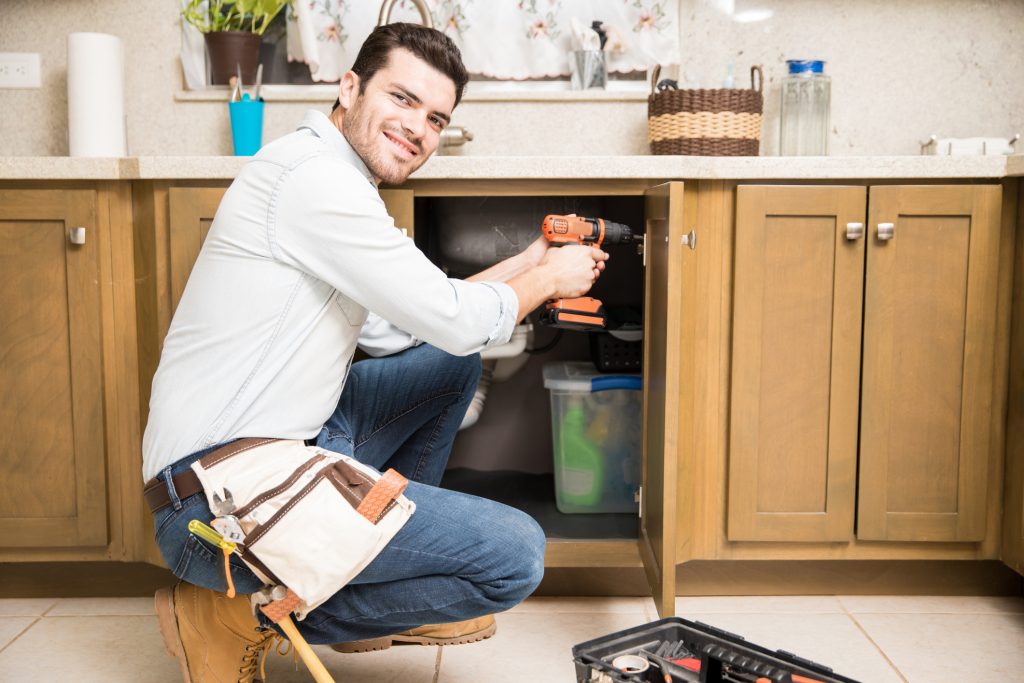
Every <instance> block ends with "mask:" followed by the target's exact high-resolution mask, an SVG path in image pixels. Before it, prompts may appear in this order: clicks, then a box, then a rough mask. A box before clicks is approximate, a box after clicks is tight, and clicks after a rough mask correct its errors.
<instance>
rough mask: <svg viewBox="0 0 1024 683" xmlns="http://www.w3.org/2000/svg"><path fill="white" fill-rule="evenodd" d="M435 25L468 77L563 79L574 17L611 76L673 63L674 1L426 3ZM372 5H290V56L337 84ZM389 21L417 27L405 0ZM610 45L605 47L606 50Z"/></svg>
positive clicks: (310, 1)
mask: <svg viewBox="0 0 1024 683" xmlns="http://www.w3.org/2000/svg"><path fill="white" fill-rule="evenodd" d="M426 4H427V6H428V7H429V8H430V13H431V16H432V19H433V21H434V26H435V27H437V28H438V29H440V30H442V31H444V32H445V33H447V34H448V35H449V36H450V37H451V38H452V39H453V40H454V41H455V43H456V45H458V46H459V49H460V50H461V51H462V57H463V61H464V62H465V64H466V68H468V69H469V71H470V72H471V73H474V74H483V75H485V76H490V77H494V78H500V79H513V80H522V79H528V78H538V77H551V76H563V75H568V74H569V61H568V53H569V51H571V50H573V49H577V48H578V45H577V44H576V43H575V40H574V32H573V29H572V24H573V20H574V19H575V20H577V21H578V22H579V23H581V24H582V25H584V26H587V27H589V26H590V25H591V23H592V22H593V21H595V20H596V21H601V22H603V24H604V27H605V28H607V29H608V37H609V43H610V44H618V45H619V46H620V48H621V49H620V50H619V51H615V52H611V51H609V52H608V53H607V57H608V68H609V71H612V72H628V71H635V70H644V69H647V68H648V67H650V66H653V65H655V64H663V65H665V64H678V63H679V2H678V0H426ZM379 12H380V4H379V3H378V2H377V1H376V0H370V1H367V0H361V1H357V0H295V2H294V3H293V5H292V6H290V7H289V14H288V56H289V59H290V60H293V61H302V62H306V63H308V64H309V67H310V72H311V73H312V76H313V79H314V80H316V81H336V80H338V79H339V78H340V77H341V75H342V74H343V73H345V71H346V70H348V68H349V67H350V66H351V65H352V62H354V61H355V56H356V53H357V52H358V51H359V47H360V45H362V43H363V40H364V38H365V37H366V36H367V35H369V33H370V31H372V30H373V27H374V26H375V25H376V23H377V16H378V14H379ZM391 20H392V21H411V22H416V23H419V21H420V19H419V13H418V12H417V11H416V8H415V7H414V6H413V4H412V2H410V1H409V0H399V2H396V3H395V11H394V12H393V13H392V16H391ZM610 46H611V45H609V47H610Z"/></svg>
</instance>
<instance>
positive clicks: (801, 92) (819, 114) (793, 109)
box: [779, 59, 832, 156]
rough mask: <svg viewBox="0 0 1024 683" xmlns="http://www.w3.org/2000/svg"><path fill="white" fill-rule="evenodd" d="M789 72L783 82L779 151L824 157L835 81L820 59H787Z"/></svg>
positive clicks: (790, 154)
mask: <svg viewBox="0 0 1024 683" xmlns="http://www.w3.org/2000/svg"><path fill="white" fill-rule="evenodd" d="M786 64H787V65H788V67H789V74H788V75H787V76H786V78H785V79H783V81H782V113H781V116H780V120H781V129H780V132H779V154H781V155H782V156H825V155H826V154H828V132H829V131H828V128H829V117H830V111H831V97H832V94H831V91H832V84H831V81H830V79H829V77H828V76H826V75H825V62H822V61H820V60H800V59H789V60H786Z"/></svg>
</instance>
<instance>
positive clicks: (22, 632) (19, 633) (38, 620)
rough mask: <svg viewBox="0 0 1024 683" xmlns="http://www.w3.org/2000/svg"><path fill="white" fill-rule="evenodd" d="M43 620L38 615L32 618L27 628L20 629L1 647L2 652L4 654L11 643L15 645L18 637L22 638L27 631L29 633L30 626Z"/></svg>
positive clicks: (0, 652)
mask: <svg viewBox="0 0 1024 683" xmlns="http://www.w3.org/2000/svg"><path fill="white" fill-rule="evenodd" d="M41 620H42V617H36V618H35V619H33V620H32V623H31V624H29V625H28V626H26V627H25V628H23V629H21V630H20V631H18V634H17V635H15V636H14V637H13V638H11V639H10V640H9V641H8V642H7V644H6V645H4V646H3V647H0V654H2V653H3V651H4V650H6V649H7V648H9V647H10V646H11V645H14V641H16V640H17V639H18V638H21V637H22V636H23V635H25V633H27V632H28V630H29V629H30V628H32V627H33V626H35V625H36V624H38V623H39V622H40V621H41Z"/></svg>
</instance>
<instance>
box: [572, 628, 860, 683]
mask: <svg viewBox="0 0 1024 683" xmlns="http://www.w3.org/2000/svg"><path fill="white" fill-rule="evenodd" d="M630 655H633V657H630ZM652 655H653V656H652ZM572 656H573V661H574V662H575V664H576V681H577V683H591V682H598V681H600V682H601V683H613V682H614V683H641V682H642V681H645V682H648V683H665V682H666V681H671V682H672V683H681V682H683V683H685V682H687V681H700V683H857V681H855V680H853V679H852V678H847V677H845V676H840V675H838V674H836V673H835V672H833V671H832V669H830V668H828V667H827V666H823V665H821V664H817V663H815V662H812V661H809V660H807V659H803V658H801V657H797V656H796V655H794V654H792V653H790V652H786V651H785V650H777V651H775V652H773V651H771V650H769V649H767V648H764V647H761V646H760V645H755V644H753V643H748V642H747V641H746V640H745V639H744V638H743V637H741V636H737V635H735V634H732V633H729V632H728V631H723V630H721V629H718V628H715V627H714V626H709V625H708V624H703V623H701V622H699V621H688V620H686V619H681V618H679V617H669V618H668V619H662V620H660V621H654V622H651V623H649V624H644V625H642V626H636V627H634V628H630V629H626V630H625V631H619V632H617V633H612V634H611V635H607V636H602V637H600V638H595V639H593V640H588V641H587V642H585V643H580V644H579V645H576V646H574V647H573V648H572ZM637 657H642V658H643V659H641V660H638V659H637ZM643 660H647V663H649V665H648V664H647V663H645V662H644V661H643ZM613 661H617V664H618V666H614V665H613V664H612V662H613ZM638 663H639V666H638V665H637V664H638ZM619 667H622V668H619ZM663 669H665V671H663ZM666 674H667V676H668V678H666Z"/></svg>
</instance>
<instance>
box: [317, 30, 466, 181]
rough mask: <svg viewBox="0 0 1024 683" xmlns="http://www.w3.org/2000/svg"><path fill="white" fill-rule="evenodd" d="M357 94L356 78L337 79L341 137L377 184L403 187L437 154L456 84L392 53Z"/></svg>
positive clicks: (418, 62) (410, 56) (348, 75)
mask: <svg viewBox="0 0 1024 683" xmlns="http://www.w3.org/2000/svg"><path fill="white" fill-rule="evenodd" d="M365 85H366V89H365V90H364V91H363V93H362V94H360V93H359V77H358V76H356V75H355V74H354V73H352V72H351V71H349V72H348V73H346V74H345V75H344V76H343V77H342V79H341V90H340V93H339V96H338V99H339V100H340V101H341V107H339V108H338V109H337V110H336V111H335V112H334V116H332V119H334V120H335V124H337V122H338V118H341V131H342V133H343V134H344V135H345V138H346V139H347V140H348V142H349V144H350V145H352V147H353V149H355V151H356V153H357V154H359V156H360V157H361V158H362V160H363V162H364V163H365V164H366V166H367V168H369V169H370V172H371V173H372V174H373V176H374V177H375V178H376V179H377V181H378V182H381V181H383V182H385V183H388V184H392V185H396V184H399V183H402V182H403V181H405V179H406V178H408V177H409V174H411V173H412V172H413V171H415V170H416V169H417V168H419V167H420V166H422V165H423V163H424V162H425V161H426V160H427V158H428V157H429V156H430V155H431V154H433V153H434V151H435V150H437V145H438V143H439V142H440V135H441V131H442V130H443V129H444V127H445V126H447V125H448V123H449V122H450V121H451V116H452V110H453V109H454V108H455V83H453V82H452V80H451V79H450V78H448V77H447V76H445V75H444V74H443V73H441V72H440V71H438V70H437V69H435V68H434V67H432V66H430V65H429V64H427V63H426V62H424V61H423V60H421V59H419V58H418V57H416V56H415V55H413V53H411V52H409V51H408V50H405V49H402V48H397V49H394V50H392V51H391V54H390V55H389V58H388V63H387V65H386V66H385V67H384V68H383V69H381V70H379V71H378V72H377V73H375V74H374V75H373V77H371V78H370V80H369V81H368V82H367V83H366V84H365Z"/></svg>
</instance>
